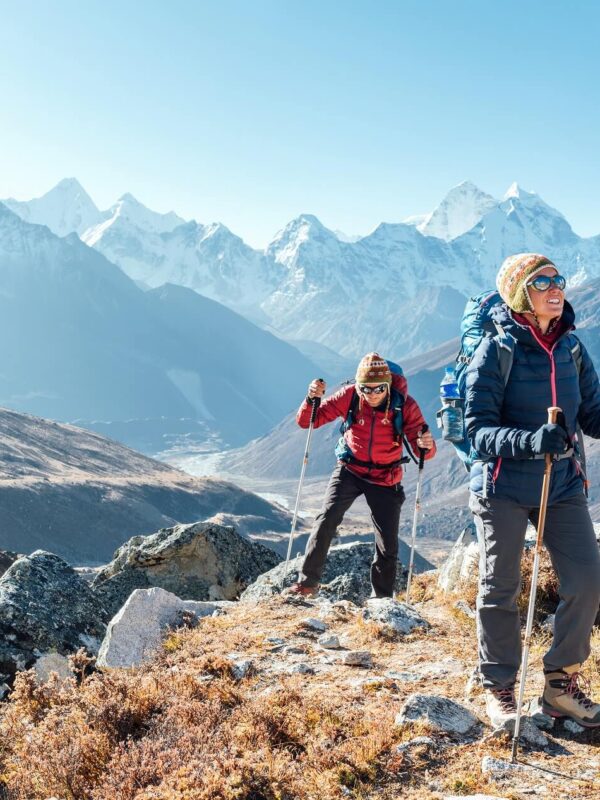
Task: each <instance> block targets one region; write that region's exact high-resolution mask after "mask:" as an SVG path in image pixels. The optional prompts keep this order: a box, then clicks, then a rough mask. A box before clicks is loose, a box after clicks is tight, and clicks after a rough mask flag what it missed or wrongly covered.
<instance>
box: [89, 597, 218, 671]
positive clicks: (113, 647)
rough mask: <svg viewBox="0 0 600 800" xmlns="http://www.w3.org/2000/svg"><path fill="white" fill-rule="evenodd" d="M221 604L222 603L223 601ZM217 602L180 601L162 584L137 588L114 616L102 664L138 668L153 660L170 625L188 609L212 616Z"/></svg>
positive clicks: (104, 644)
mask: <svg viewBox="0 0 600 800" xmlns="http://www.w3.org/2000/svg"><path fill="white" fill-rule="evenodd" d="M221 605H222V604H221ZM216 607H218V604H217V603H209V602H202V601H197V600H181V599H180V598H179V597H177V596H176V595H174V594H172V593H171V592H167V591H166V590H165V589H161V588H160V587H153V588H152V589H136V590H135V591H134V592H132V594H131V596H130V597H129V599H128V600H127V602H126V603H125V605H124V606H123V608H121V610H120V611H119V612H118V613H117V614H116V615H115V616H114V617H113V618H112V619H111V621H110V623H109V625H108V629H107V631H106V636H105V637H104V641H103V642H102V646H101V647H100V653H99V654H98V660H97V664H98V666H99V667H135V666H137V665H139V664H143V663H144V662H146V661H148V660H150V659H151V658H152V655H153V654H154V653H155V652H156V650H157V649H158V648H159V647H160V645H161V642H162V640H163V638H164V636H165V634H166V632H167V631H168V629H169V628H170V627H174V626H176V625H178V624H179V623H180V622H181V618H182V615H183V614H184V613H185V612H191V613H193V614H194V615H195V616H197V617H203V616H209V615H210V614H212V613H213V611H214V610H215V608H216Z"/></svg>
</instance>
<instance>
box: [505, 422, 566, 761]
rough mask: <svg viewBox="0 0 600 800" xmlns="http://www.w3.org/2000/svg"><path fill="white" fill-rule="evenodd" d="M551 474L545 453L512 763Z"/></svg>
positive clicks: (517, 733)
mask: <svg viewBox="0 0 600 800" xmlns="http://www.w3.org/2000/svg"><path fill="white" fill-rule="evenodd" d="M560 412H561V409H560V408H558V407H557V406H551V407H550V408H549V409H548V424H549V425H553V424H556V418H557V415H558V414H560ZM551 472H552V454H551V453H546V468H545V470H544V481H543V483H542V497H541V500H540V514H539V517H538V525H537V539H536V542H535V555H534V558H533V570H532V572H531V588H530V591H529V606H528V608H527V624H526V625H525V640H524V643H523V660H522V662H521V683H520V685H519V699H518V701H517V718H516V720H515V733H514V736H513V741H512V755H511V759H512V763H513V764H514V763H515V762H516V760H517V748H518V746H519V731H520V728H521V712H522V710H523V695H524V694H525V680H526V678H527V661H528V660H529V646H530V644H531V629H532V628H533V612H534V610H535V595H536V592H537V581H538V572H539V568H540V556H541V553H542V545H543V543H544V526H545V524H546V508H547V506H548V492H549V491H550V474H551Z"/></svg>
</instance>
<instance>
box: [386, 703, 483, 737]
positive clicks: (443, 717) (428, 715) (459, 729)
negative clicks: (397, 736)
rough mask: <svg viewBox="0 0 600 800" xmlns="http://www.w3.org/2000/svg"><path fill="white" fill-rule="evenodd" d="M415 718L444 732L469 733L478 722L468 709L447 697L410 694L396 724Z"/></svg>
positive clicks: (412, 720) (411, 720) (414, 720)
mask: <svg viewBox="0 0 600 800" xmlns="http://www.w3.org/2000/svg"><path fill="white" fill-rule="evenodd" d="M417 720H425V721H426V722H428V723H429V724H430V725H432V726H433V727H434V728H437V729H438V730H440V731H444V732H445V733H458V734H466V733H469V731H471V730H472V729H473V728H474V727H475V726H476V725H477V724H478V722H479V720H478V719H477V717H475V716H473V714H471V712H470V711H468V710H467V709H466V708H464V707H463V706H461V705H459V704H458V703H455V702H454V700H450V699H449V698H447V697H439V696H435V695H427V694H412V695H410V697H408V698H407V700H406V702H405V703H404V706H403V707H402V710H401V711H400V713H399V714H398V715H397V716H396V725H402V724H404V723H406V722H416V721H417Z"/></svg>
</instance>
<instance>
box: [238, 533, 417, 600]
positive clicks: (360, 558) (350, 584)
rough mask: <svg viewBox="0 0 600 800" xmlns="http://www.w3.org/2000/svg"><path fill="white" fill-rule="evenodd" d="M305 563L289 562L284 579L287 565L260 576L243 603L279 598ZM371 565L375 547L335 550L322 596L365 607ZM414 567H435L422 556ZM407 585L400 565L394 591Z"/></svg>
mask: <svg viewBox="0 0 600 800" xmlns="http://www.w3.org/2000/svg"><path fill="white" fill-rule="evenodd" d="M303 559H304V556H298V557H296V558H294V559H293V560H291V561H290V563H289V567H288V572H287V574H286V575H285V579H284V568H285V564H279V565H278V566H277V567H275V568H274V569H271V570H270V571H269V572H266V573H265V574H264V575H261V576H260V577H259V578H258V579H257V580H256V581H255V582H254V583H253V584H252V585H251V586H249V587H248V588H247V589H246V591H245V592H244V593H243V594H242V596H241V597H240V600H241V601H242V602H243V603H259V602H260V601H261V600H264V599H265V598H267V597H271V596H272V595H273V594H278V593H279V592H280V591H281V587H282V584H283V587H284V588H285V587H288V586H291V585H292V583H294V582H295V581H296V578H297V575H298V570H299V569H300V567H301V565H302V561H303ZM372 561H373V545H372V544H371V543H369V542H353V543H351V544H341V545H337V546H335V547H332V548H331V549H330V551H329V554H328V556H327V561H326V562H325V569H324V571H323V578H322V580H323V582H322V584H321V587H320V596H321V597H324V598H327V599H330V600H332V601H334V602H335V601H338V600H350V601H351V602H352V603H354V604H356V605H362V604H363V603H364V602H365V600H367V599H368V598H369V597H370V595H371V581H370V577H369V576H370V568H371V562H372ZM415 563H416V564H417V566H418V569H417V572H421V571H423V570H424V569H428V568H429V567H430V566H432V565H431V564H429V562H428V561H426V560H425V559H423V558H422V557H421V556H417V558H416V561H415ZM405 585H406V570H405V569H404V568H403V567H402V564H401V563H400V562H398V575H397V578H396V584H395V590H396V591H401V589H402V588H403V587H404V586H405Z"/></svg>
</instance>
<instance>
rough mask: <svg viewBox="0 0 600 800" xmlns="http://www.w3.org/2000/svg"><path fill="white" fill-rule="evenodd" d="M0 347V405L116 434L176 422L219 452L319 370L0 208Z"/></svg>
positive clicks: (197, 302) (274, 414)
mask: <svg viewBox="0 0 600 800" xmlns="http://www.w3.org/2000/svg"><path fill="white" fill-rule="evenodd" d="M0 340H1V341H3V342H4V343H5V345H6V346H5V348H4V352H3V357H2V366H1V368H0V406H5V407H9V408H13V409H16V410H19V411H25V412H29V413H33V414H37V415H40V416H47V417H51V418H54V419H58V420H66V421H75V420H78V421H79V423H80V424H81V425H82V426H83V427H87V426H88V425H89V426H90V427H97V426H95V425H93V424H92V421H94V420H95V421H105V422H107V423H108V422H110V423H111V424H113V426H114V429H115V430H121V431H122V430H123V428H122V427H121V428H118V426H117V423H119V424H121V423H123V424H124V423H125V422H128V423H131V424H130V427H132V428H133V427H134V426H133V421H135V420H138V421H140V420H142V421H146V422H148V421H154V423H155V425H154V433H155V434H164V433H169V432H170V430H171V428H173V429H176V430H177V431H179V430H180V428H181V424H180V421H181V420H182V419H185V420H187V421H188V424H187V429H186V432H187V433H189V432H190V431H192V430H194V429H200V428H202V431H208V432H212V433H213V434H215V435H219V436H221V437H222V438H223V439H225V440H226V441H229V442H231V443H233V442H236V441H238V442H241V441H247V440H248V438H250V437H251V436H252V435H253V432H254V435H256V433H258V432H261V431H263V432H264V431H267V430H269V429H270V428H271V426H272V425H273V424H275V422H277V421H278V420H279V419H280V418H281V417H282V416H283V414H285V413H287V412H289V411H290V410H291V409H292V408H294V407H295V406H296V405H297V402H298V396H299V393H300V396H301V394H302V392H303V391H304V387H305V385H306V384H307V383H308V381H309V380H310V378H312V377H314V375H316V374H318V373H319V372H320V370H319V368H318V367H316V366H315V365H314V364H313V363H312V362H310V361H309V360H308V359H307V358H306V357H305V356H303V355H301V354H300V353H299V352H298V351H297V350H295V349H294V348H293V347H291V346H290V345H288V344H287V343H286V342H284V341H282V340H281V339H279V338H277V337H275V336H273V335H272V334H270V333H267V332H266V331H264V330H262V329H260V328H257V327H256V326H255V325H253V324H252V323H251V322H249V321H248V320H247V319H245V318H243V317H241V316H239V315H238V314H236V313H235V312H233V311H231V310H230V309H228V308H225V307H224V306H222V305H220V304H219V303H215V302H214V301H212V300H210V299H208V298H206V297H202V296H201V295H200V294H198V293H196V292H193V291H191V290H190V289H186V288H184V287H181V286H172V285H166V286H162V287H161V288H158V289H154V290H151V291H147V292H144V291H142V290H141V289H139V288H138V287H137V286H136V285H135V283H134V282H133V281H132V280H131V279H130V278H129V277H128V276H127V275H125V273H124V272H123V271H122V270H121V269H119V268H118V267H116V266H115V265H114V264H112V263H110V262H109V261H107V259H106V258H105V257H104V256H103V255H102V254H101V253H99V252H97V251H96V250H94V249H92V248H90V247H88V246H87V245H85V244H84V243H83V242H82V241H81V240H80V239H79V238H78V237H77V236H75V235H73V234H71V235H70V236H66V237H64V238H59V237H57V236H55V235H54V234H53V233H52V232H51V231H50V230H49V229H48V228H47V227H44V226H41V225H32V224H30V223H26V222H24V221H23V220H21V219H20V218H19V217H18V216H17V215H16V214H14V213H12V212H11V211H9V209H7V208H6V207H5V206H3V205H2V204H0ZM265 376H267V379H265ZM273 376H276V384H277V390H276V391H274V389H273ZM169 426H171V427H169ZM101 430H103V432H108V433H111V432H112V429H110V428H106V427H104V428H101ZM123 440H124V441H128V442H131V443H134V442H133V441H132V440H130V439H129V440H128V439H127V437H124V438H123ZM154 443H155V444H156V441H155V442H154ZM136 444H138V442H136ZM157 449H159V448H157Z"/></svg>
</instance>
